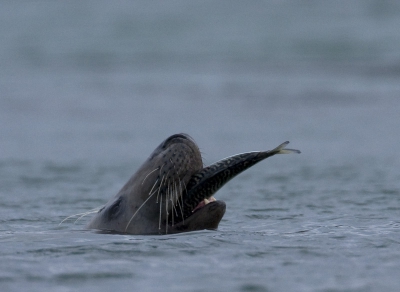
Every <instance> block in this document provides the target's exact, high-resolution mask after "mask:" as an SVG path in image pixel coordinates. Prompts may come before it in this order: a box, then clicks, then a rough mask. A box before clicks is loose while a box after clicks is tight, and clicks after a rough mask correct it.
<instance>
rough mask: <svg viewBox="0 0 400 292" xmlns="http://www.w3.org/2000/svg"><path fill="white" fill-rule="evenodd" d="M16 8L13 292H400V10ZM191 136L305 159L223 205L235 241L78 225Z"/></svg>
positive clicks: (3, 77)
mask: <svg viewBox="0 0 400 292" xmlns="http://www.w3.org/2000/svg"><path fill="white" fill-rule="evenodd" d="M1 6H2V8H1V9H0V16H1V17H0V23H1V26H0V38H1V39H2V41H1V45H0V62H1V66H0V124H1V126H0V177H1V179H0V184H1V185H0V196H1V201H0V222H1V225H0V245H1V249H0V255H1V259H2V261H1V262H0V289H1V291H24V290H28V289H29V290H30V291H46V290H49V291H50V290H51V291H76V290H82V291H109V290H111V289H114V290H126V289H130V290H139V289H141V290H145V291H166V290H167V291H209V290H215V291H221V290H226V291H326V292H327V291H398V286H399V284H400V280H399V279H400V277H399V276H400V274H399V270H400V269H399V268H400V252H399V244H400V232H399V229H400V221H399V215H400V197H399V196H400V185H399V181H400V170H399V169H400V167H399V166H400V158H399V151H398V145H399V144H400V139H399V130H398V129H399V128H400V119H399V117H398V116H399V114H398V113H399V112H400V102H399V98H398V97H399V96H400V83H399V80H400V78H399V77H400V50H399V48H400V32H399V30H398V27H399V26H400V6H399V4H398V3H397V2H396V1H347V2H345V3H344V2H341V1H330V2H329V3H327V2H316V1H302V2H287V1H266V2H260V1H258V2H257V1H254V2H248V1H246V2H240V1H238V2H236V1H229V2H225V1H218V2H212V1H202V2H187V1H169V2H165V1H153V2H151V3H147V2H146V1H143V2H140V1H135V2H130V1H118V2H108V1H85V2H82V1H68V2H67V3H62V2H52V1H34V2H30V1H17V2H15V1H3V3H2V4H1ZM179 132H186V133H189V134H190V135H191V136H192V137H193V138H194V139H195V140H196V141H197V143H198V145H199V146H200V148H201V150H202V153H203V156H204V160H205V163H206V164H210V163H212V162H214V161H216V160H218V159H221V158H223V157H226V156H229V155H232V154H235V153H239V152H246V151H252V150H266V149H272V148H274V147H275V146H277V145H278V144H280V143H281V142H283V141H286V140H290V141H291V144H290V146H291V147H292V148H297V149H300V150H301V151H302V154H301V155H287V156H278V157H273V158H270V159H268V160H266V161H264V162H261V163H260V164H259V165H256V166H255V167H253V168H251V169H250V170H248V171H246V172H245V173H243V174H241V175H240V176H238V177H237V178H235V179H234V180H232V181H231V182H230V183H228V184H227V185H226V186H225V187H224V188H222V189H221V190H220V191H219V192H218V193H217V195H216V197H217V199H221V200H224V201H225V202H226V204H227V212H226V214H225V216H224V218H223V220H222V221H221V224H220V227H219V230H218V231H198V232H191V233H185V234H178V235H167V236H128V235H108V234H97V233H95V232H93V231H88V230H85V228H84V226H85V224H86V222H87V221H88V220H89V218H90V217H85V218H82V219H81V220H80V221H78V222H76V223H74V221H73V220H69V221H66V222H65V223H63V224H61V225H59V223H60V222H61V221H62V220H63V219H64V218H66V217H67V216H69V215H71V214H76V213H81V212H85V211H88V210H90V209H92V208H95V207H98V206H100V205H102V204H104V203H105V202H106V201H107V200H108V199H109V198H110V197H111V196H112V195H114V194H115V193H116V192H117V191H118V190H119V188H120V187H121V186H122V185H123V184H124V183H125V182H126V181H127V180H128V178H129V177H130V175H131V174H132V173H133V172H134V171H135V169H136V168H137V167H139V165H140V164H141V163H142V162H143V161H144V160H145V159H146V158H147V156H148V155H149V154H150V153H151V151H152V150H153V149H154V148H155V147H156V146H157V145H158V144H159V143H160V142H161V141H162V140H163V139H165V138H166V137H167V136H169V135H171V134H173V133H179Z"/></svg>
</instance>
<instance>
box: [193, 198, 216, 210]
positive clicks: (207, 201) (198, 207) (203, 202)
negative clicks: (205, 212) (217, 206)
mask: <svg viewBox="0 0 400 292" xmlns="http://www.w3.org/2000/svg"><path fill="white" fill-rule="evenodd" d="M215 201H216V199H215V198H214V197H213V196H211V197H210V198H208V199H204V200H203V201H200V203H199V204H198V205H197V206H196V207H195V208H194V209H193V210H192V213H194V212H196V211H198V210H200V209H201V208H203V207H204V206H205V205H208V204H210V203H212V202H215Z"/></svg>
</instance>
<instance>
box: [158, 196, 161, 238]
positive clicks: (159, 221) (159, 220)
mask: <svg viewBox="0 0 400 292" xmlns="http://www.w3.org/2000/svg"><path fill="white" fill-rule="evenodd" d="M161 207H162V194H161V198H160V216H159V219H158V230H161V214H162V209H161Z"/></svg>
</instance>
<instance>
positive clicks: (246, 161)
mask: <svg viewBox="0 0 400 292" xmlns="http://www.w3.org/2000/svg"><path fill="white" fill-rule="evenodd" d="M288 143H289V142H285V143H283V144H281V145H279V146H278V147H276V148H275V149H273V150H270V151H258V152H248V153H243V154H238V155H234V156H231V157H228V158H225V159H223V160H220V161H218V162H216V163H214V164H212V165H210V166H208V167H203V162H202V158H201V153H200V150H199V148H198V147H197V145H196V143H195V142H194V140H193V139H192V138H191V137H190V136H189V135H186V134H176V135H172V136H170V137H169V138H167V139H166V140H165V141H164V142H162V143H161V144H160V145H159V146H158V147H157V148H156V149H155V150H154V151H153V153H152V154H151V155H150V157H149V158H148V159H147V160H146V161H145V162H144V163H143V165H142V166H141V167H140V168H139V169H138V170H137V171H136V173H135V174H134V175H133V176H132V177H131V178H130V179H129V181H128V182H127V183H126V184H125V185H124V186H123V187H122V189H121V190H120V191H119V192H118V193H117V194H116V195H115V196H114V197H113V198H112V199H111V200H110V201H109V202H108V203H107V204H106V205H105V206H104V207H102V208H101V209H100V210H98V212H97V213H96V214H95V216H94V217H93V218H92V220H91V221H90V223H89V224H88V225H87V227H88V228H90V229H98V230H102V231H106V232H115V233H126V234H169V233H178V232H186V231H194V230H202V229H217V228H218V225H219V222H220V221H221V219H222V217H223V216H224V213H225V209H226V205H225V203H224V202H223V201H217V200H215V199H214V197H213V194H214V193H215V192H216V191H218V190H219V189H220V188H221V187H222V186H223V185H224V184H225V183H227V182H228V181H229V180H230V179H232V178H233V177H235V176H236V175H237V174H239V173H241V172H242V171H244V170H246V169H248V168H249V167H251V166H253V165H254V164H256V163H258V162H259V161H261V160H263V159H265V158H267V157H270V156H273V155H275V154H286V153H300V151H298V150H294V149H285V146H286V145H287V144H288ZM88 213H89V212H88Z"/></svg>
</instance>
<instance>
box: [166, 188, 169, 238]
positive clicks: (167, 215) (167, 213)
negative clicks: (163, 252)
mask: <svg viewBox="0 0 400 292" xmlns="http://www.w3.org/2000/svg"><path fill="white" fill-rule="evenodd" d="M165 213H166V214H165V215H166V217H165V234H168V217H169V212H168V187H167V192H166V194H165Z"/></svg>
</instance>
